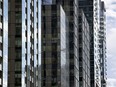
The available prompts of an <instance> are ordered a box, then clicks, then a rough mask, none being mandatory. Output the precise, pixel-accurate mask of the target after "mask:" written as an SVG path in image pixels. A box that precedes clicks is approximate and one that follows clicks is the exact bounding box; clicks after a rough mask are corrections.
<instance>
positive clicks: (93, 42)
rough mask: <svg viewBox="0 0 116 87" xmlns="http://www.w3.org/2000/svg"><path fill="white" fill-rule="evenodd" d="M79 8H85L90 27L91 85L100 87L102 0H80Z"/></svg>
mask: <svg viewBox="0 0 116 87" xmlns="http://www.w3.org/2000/svg"><path fill="white" fill-rule="evenodd" d="M79 8H81V9H83V11H84V13H85V16H86V18H87V21H88V23H89V28H90V78H91V80H90V84H91V87H100V86H101V82H100V81H101V78H100V61H99V60H100V57H99V47H98V46H99V38H98V33H99V29H100V17H99V14H100V0H79Z"/></svg>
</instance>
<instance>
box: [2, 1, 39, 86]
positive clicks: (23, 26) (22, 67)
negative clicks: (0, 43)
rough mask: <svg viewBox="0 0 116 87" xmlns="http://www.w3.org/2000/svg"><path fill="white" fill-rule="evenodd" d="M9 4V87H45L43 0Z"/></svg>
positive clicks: (9, 2) (10, 2)
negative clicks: (42, 49) (42, 79)
mask: <svg viewBox="0 0 116 87" xmlns="http://www.w3.org/2000/svg"><path fill="white" fill-rule="evenodd" d="M4 1H6V0H4ZM8 5H9V10H8V17H9V20H8V27H9V29H8V37H9V38H8V39H9V44H8V62H9V64H8V87H41V84H39V83H41V82H40V81H41V77H39V76H40V71H39V70H38V69H39V68H40V62H41V61H39V60H40V58H41V57H40V49H41V48H40V47H39V46H40V41H41V40H40V33H41V32H40V31H41V30H40V29H41V0H8Z"/></svg>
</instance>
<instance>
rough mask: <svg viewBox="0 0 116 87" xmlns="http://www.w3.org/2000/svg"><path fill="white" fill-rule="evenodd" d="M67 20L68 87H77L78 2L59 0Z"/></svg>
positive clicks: (74, 0)
mask: <svg viewBox="0 0 116 87" xmlns="http://www.w3.org/2000/svg"><path fill="white" fill-rule="evenodd" d="M61 1H62V5H63V8H64V10H65V12H66V15H67V17H68V20H69V71H70V73H69V84H70V86H69V87H78V86H79V54H78V50H79V45H78V14H79V11H78V10H79V8H78V0H61Z"/></svg>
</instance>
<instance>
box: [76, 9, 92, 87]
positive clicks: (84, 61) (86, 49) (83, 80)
mask: <svg viewBox="0 0 116 87" xmlns="http://www.w3.org/2000/svg"><path fill="white" fill-rule="evenodd" d="M78 32H79V87H90V39H89V38H90V37H89V35H90V31H89V24H88V21H87V19H86V17H85V14H84V13H83V10H80V11H79V30H78Z"/></svg>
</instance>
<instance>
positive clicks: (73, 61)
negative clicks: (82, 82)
mask: <svg viewBox="0 0 116 87" xmlns="http://www.w3.org/2000/svg"><path fill="white" fill-rule="evenodd" d="M42 3H43V4H44V5H51V4H52V5H53V4H61V5H62V8H63V9H64V12H65V14H66V16H67V19H68V22H69V23H68V25H69V33H68V34H69V35H68V38H69V40H68V43H69V71H70V72H69V87H78V86H79V57H78V49H79V48H78V0H43V1H42ZM42 10H43V9H42ZM46 27H47V26H46ZM43 29H44V28H43Z"/></svg>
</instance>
